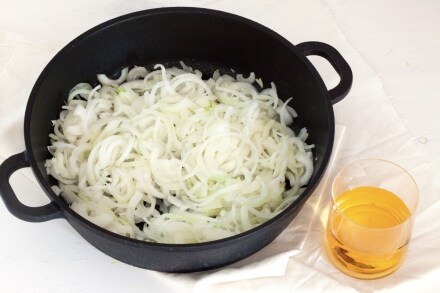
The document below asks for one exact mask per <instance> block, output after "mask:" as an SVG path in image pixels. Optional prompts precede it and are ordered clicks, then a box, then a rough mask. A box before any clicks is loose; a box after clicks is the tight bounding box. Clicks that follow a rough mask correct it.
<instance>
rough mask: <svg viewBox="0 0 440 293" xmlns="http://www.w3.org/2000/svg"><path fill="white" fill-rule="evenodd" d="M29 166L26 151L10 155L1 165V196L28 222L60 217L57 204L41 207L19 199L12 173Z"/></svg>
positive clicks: (9, 206)
mask: <svg viewBox="0 0 440 293" xmlns="http://www.w3.org/2000/svg"><path fill="white" fill-rule="evenodd" d="M29 166H30V163H29V160H28V159H27V155H26V152H22V153H19V154H16V155H13V156H12V157H9V158H7V159H6V160H5V161H4V162H3V163H2V164H1V165H0V196H1V197H2V199H3V201H4V202H5V205H6V208H7V209H8V210H9V211H10V212H11V214H13V215H14V216H16V217H17V218H19V219H21V220H24V221H28V222H44V221H48V220H52V219H55V218H60V217H61V216H62V213H61V209H60V207H59V206H58V205H57V204H55V203H53V202H51V203H49V204H47V205H44V206H41V207H28V206H26V205H24V204H22V203H21V202H20V201H19V200H18V198H17V196H16V195H15V193H14V191H13V190H12V187H11V185H10V184H9V178H10V177H11V175H12V174H13V173H14V172H15V171H17V170H19V169H21V168H25V167H29Z"/></svg>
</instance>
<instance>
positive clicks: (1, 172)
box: [0, 8, 353, 272]
mask: <svg viewBox="0 0 440 293" xmlns="http://www.w3.org/2000/svg"><path fill="white" fill-rule="evenodd" d="M308 55H319V56H322V57H324V58H325V59H327V60H328V61H329V62H330V63H331V64H332V65H333V67H334V68H335V70H336V71H337V72H338V74H339V75H340V78H341V81H340V83H339V84H338V85H337V86H336V87H335V88H334V89H332V90H330V91H328V90H327V89H326V87H325V85H324V83H323V81H322V79H321V77H320V76H319V74H318V73H317V71H316V70H315V68H314V67H313V66H312V64H311V63H310V62H309V61H308V59H307V58H306V56H308ZM180 60H183V61H184V62H185V63H186V64H187V65H190V66H192V67H193V68H197V69H200V70H201V71H202V72H203V73H204V74H206V75H210V74H212V72H213V71H214V70H216V69H220V71H223V72H224V73H230V74H231V69H233V70H234V71H235V72H238V73H243V74H248V73H250V72H255V74H256V75H257V76H258V77H261V78H262V80H263V81H264V82H265V84H266V85H267V84H268V83H269V82H271V81H273V82H275V84H276V85H277V88H278V94H279V96H280V97H282V98H283V99H286V98H289V97H294V99H293V101H292V102H291V104H290V105H292V106H293V108H294V109H295V110H296V111H297V112H298V114H299V117H298V118H296V119H295V122H294V124H295V130H297V129H300V128H302V127H304V126H306V127H307V129H308V132H309V133H310V136H309V138H308V142H309V143H313V144H315V146H316V147H315V148H314V149H313V151H314V158H315V160H314V172H313V176H312V178H311V180H310V182H309V184H308V186H307V188H306V190H305V191H304V192H303V193H302V194H301V195H300V196H299V198H298V199H297V200H296V201H295V202H294V203H293V204H291V205H290V206H289V207H288V208H286V209H285V210H284V211H283V212H282V213H280V214H279V215H277V216H276V217H275V218H273V219H271V220H269V221H267V222H266V223H264V224H262V225H261V226H259V227H257V228H254V229H252V230H250V231H247V232H245V233H242V234H239V235H236V236H233V237H229V238H226V239H222V240H218V241H212V242H206V243H200V244H185V245H174V244H160V243H148V242H143V241H138V240H134V239H129V238H126V237H123V236H119V235H116V234H113V233H111V232H108V231H106V230H104V229H101V228H100V227H98V226H96V225H94V224H92V223H90V222H88V221H87V220H85V219H83V218H82V217H80V216H79V215H78V214H76V213H75V212H74V211H72V210H71V209H70V208H69V206H68V205H67V204H66V203H65V202H64V201H63V199H62V198H60V197H58V196H56V195H55V193H54V192H53V191H52V190H51V188H50V186H51V185H53V184H55V183H56V182H55V181H54V179H53V178H51V177H50V176H48V175H47V174H46V170H45V167H44V162H45V160H46V159H48V158H49V157H50V154H49V152H48V151H47V146H48V145H49V133H51V132H52V130H53V128H52V124H51V120H54V119H57V118H58V116H59V112H60V111H61V106H62V105H63V103H64V102H65V98H66V97H67V95H68V91H69V90H70V89H71V88H72V87H73V86H74V85H76V84H77V83H79V82H84V81H87V82H89V83H92V84H96V83H97V80H96V74H97V73H107V74H110V75H111V74H112V73H115V74H116V72H118V71H119V70H120V69H121V68H122V67H125V66H134V65H142V66H147V67H148V66H149V67H150V68H152V66H153V65H154V64H156V63H162V64H165V65H167V66H170V65H177V64H178V61H180ZM352 78H353V77H352V72H351V70H350V67H349V66H348V64H347V63H346V62H345V60H344V59H343V58H342V57H341V55H340V54H339V53H338V52H337V51H336V50H335V49H334V48H333V47H331V46H329V45H327V44H324V43H319V42H306V43H301V44H299V45H296V46H294V45H292V44H291V43H289V42H288V41H287V40H286V39H284V38H283V37H281V36H280V35H278V34H277V33H275V32H273V31H272V30H270V29H268V28H266V27H264V26H262V25H260V24H258V23H255V22H253V21H251V20H248V19H245V18H242V17H239V16H236V15H232V14H228V13H224V12H219V11H213V10H207V9H199V8H161V9H153V10H146V11H140V12H136V13H132V14H128V15H125V16H122V17H118V18H116V19H113V20H110V21H107V22H105V23H103V24H101V25H98V26H97V27H95V28H92V29H91V30H89V31H87V32H86V33H84V34H82V35H81V36H79V37H78V38H76V39H75V40H73V41H72V42H71V43H69V44H68V45H67V46H65V47H64V48H63V49H62V50H61V51H60V52H59V53H58V54H57V55H56V56H55V57H54V58H53V59H52V60H51V61H50V62H49V64H48V65H47V66H46V68H45V69H44V70H43V72H42V73H41V75H40V76H39V78H38V80H37V81H36V83H35V85H34V87H33V89H32V92H31V94H30V97H29V101H28V104H27V108H26V114H25V121H24V139H25V144H26V150H25V151H24V152H22V153H19V154H16V155H14V156H12V157H10V158H8V159H7V160H5V161H4V162H3V164H2V165H1V167H0V192H1V197H2V198H3V201H4V203H5V205H6V207H7V208H8V209H9V211H10V212H11V213H12V214H13V215H15V216H16V217H18V218H20V219H22V220H25V221H30V222H42V221H47V220H51V219H55V218H65V219H66V220H67V221H68V222H69V223H70V224H71V225H72V226H73V227H74V228H75V229H76V230H77V231H78V233H79V234H81V235H82V237H84V238H85V239H86V240H87V241H89V242H90V243H91V244H93V245H94V246H95V247H97V248H98V249H99V250H101V251H103V252H104V253H106V254H108V255H110V256H112V257H114V258H116V259H118V260H120V261H123V262H126V263H129V264H132V265H135V266H139V267H142V268H147V269H151V270H157V271H166V272H189V271H198V270H206V269H212V268H216V267H220V266H224V265H226V264H230V263H233V262H235V261H238V260H240V259H243V258H245V257H247V256H249V255H251V254H253V253H255V252H256V251H258V250H259V249H261V248H263V247H264V246H266V245H267V244H269V243H270V242H271V241H272V240H273V239H275V237H277V236H278V235H279V234H280V233H281V232H282V230H283V229H284V228H285V227H286V226H287V225H289V223H290V222H291V221H292V220H293V218H294V217H295V216H296V215H297V214H298V212H299V211H300V209H301V208H302V206H303V205H304V203H305V201H306V200H307V198H308V197H309V196H310V195H311V194H312V192H313V191H314V189H315V187H316V186H317V184H318V183H319V181H320V179H321V177H322V175H323V173H324V171H325V169H326V166H327V164H328V161H329V157H330V154H331V151H332V146H333V138H334V116H333V108H332V104H334V103H336V102H338V101H339V100H341V99H342V98H343V97H345V95H346V94H347V93H348V91H349V90H350V87H351V84H352ZM24 167H31V168H32V171H33V172H34V174H35V177H36V178H37V180H38V182H39V183H40V185H41V187H42V188H43V189H44V191H45V192H46V194H47V195H48V196H49V198H50V200H51V203H50V204H47V205H45V206H42V207H28V206H25V205H23V204H22V203H21V202H20V201H19V200H18V199H17V197H16V195H15V194H14V191H13V190H12V188H11V186H10V184H9V177H10V176H11V174H12V173H14V172H15V171H17V170H18V169H21V168H24Z"/></svg>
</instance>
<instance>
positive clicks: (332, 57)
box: [296, 42, 353, 104]
mask: <svg viewBox="0 0 440 293" xmlns="http://www.w3.org/2000/svg"><path fill="white" fill-rule="evenodd" d="M296 47H297V48H298V49H299V50H300V51H301V52H302V53H303V54H304V55H305V56H310V55H317V56H321V57H323V58H324V59H326V60H327V61H328V62H330V64H331V65H332V66H333V68H334V69H335V70H336V72H337V73H338V74H339V77H340V78H341V81H340V82H339V84H338V85H337V86H336V87H335V88H333V89H331V90H329V91H328V94H329V96H330V100H331V102H332V104H336V103H337V102H339V101H340V100H342V99H343V98H344V97H345V96H346V95H347V94H348V92H349V91H350V89H351V85H352V83H353V73H352V71H351V68H350V66H349V65H348V63H347V61H345V59H344V58H343V57H342V56H341V54H339V52H338V51H337V50H336V49H335V48H333V47H332V46H330V45H328V44H326V43H321V42H304V43H301V44H298V45H296Z"/></svg>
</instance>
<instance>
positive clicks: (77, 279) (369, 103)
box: [0, 0, 440, 292]
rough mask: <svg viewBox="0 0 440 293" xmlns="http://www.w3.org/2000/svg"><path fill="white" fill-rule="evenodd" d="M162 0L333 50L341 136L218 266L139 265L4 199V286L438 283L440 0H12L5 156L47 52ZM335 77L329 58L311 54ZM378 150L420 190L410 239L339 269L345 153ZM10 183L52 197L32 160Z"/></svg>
mask: <svg viewBox="0 0 440 293" xmlns="http://www.w3.org/2000/svg"><path fill="white" fill-rule="evenodd" d="M162 6H200V7H207V8H213V9H218V10H223V11H227V12H232V13H235V14H238V15H242V16H244V17H247V18H250V19H253V20H256V21H258V22H260V23H262V24H263V25H266V26H267V27H269V28H271V29H273V30H275V31H277V32H278V33H280V34H281V35H283V36H284V37H285V38H287V39H288V40H289V41H291V42H292V43H293V44H297V43H300V42H303V41H310V40H316V41H322V42H326V43H328V44H331V45H332V46H334V47H335V48H337V49H338V50H339V51H340V52H341V54H342V55H343V56H344V58H346V60H347V61H348V63H349V64H350V65H351V67H352V70H353V74H354V83H353V88H352V90H351V92H350V93H349V95H348V96H347V97H346V98H345V99H344V100H343V101H341V102H340V103H338V104H336V105H335V106H334V110H335V117H336V123H337V132H336V137H337V144H336V146H335V150H334V152H333V159H332V163H331V165H330V167H329V169H328V171H327V173H326V176H325V178H324V180H323V182H322V184H321V185H320V187H319V188H318V190H317V191H316V192H315V193H314V194H313V196H312V197H311V198H310V200H309V201H308V204H307V206H306V207H305V208H304V209H303V210H302V211H301V213H300V214H299V215H298V217H297V218H296V219H295V220H294V222H293V223H292V224H291V225H290V226H289V227H288V229H286V231H284V232H283V233H282V234H281V235H280V237H278V238H277V239H276V240H275V241H274V242H273V243H272V244H270V245H269V246H267V247H266V248H264V249H263V250H262V251H260V252H258V253H256V254H255V255H253V256H251V257H250V258H248V259H246V260H243V261H241V262H239V263H237V264H233V265H230V266H228V267H225V268H223V269H219V270H214V271H209V272H202V273H192V274H164V273H158V272H152V271H147V270H142V269H139V268H135V267H132V266H129V265H126V264H124V263H121V262H119V261H116V260H114V259H112V258H110V257H108V256H107V255H104V254H102V253H101V252H99V251H98V250H97V249H95V248H94V247H92V246H91V245H90V244H88V243H87V242H86V241H85V240H84V239H83V238H81V237H80V236H79V235H78V234H77V233H76V232H75V231H74V230H73V229H72V228H71V227H70V226H69V224H68V223H67V222H66V221H65V220H53V221H50V222H46V223H40V224H31V223H26V222H23V221H21V220H18V219H16V218H15V217H13V216H12V215H11V214H10V213H9V212H8V211H7V210H6V208H5V206H4V204H3V202H1V201H0V231H1V237H0V239H1V240H0V292H100V291H103V292H121V291H125V292H134V291H139V292H174V291H177V290H178V291H180V292H182V291H188V292H191V291H194V292H206V291H207V290H208V291H209V292H217V291H222V292H223V291H230V292H237V291H238V290H240V291H244V292H247V291H252V292H267V291H274V292H275V291H278V292H292V290H295V289H298V290H302V291H314V292H315V291H338V292H346V291H347V292H350V291H365V292H370V291H382V290H383V291H394V292H400V291H401V290H417V291H421V292H422V291H423V290H424V291H430V292H432V291H434V290H435V289H437V290H438V289H440V280H439V277H440V230H439V228H440V222H439V221H438V215H439V213H440V203H439V202H438V200H437V199H438V191H440V176H439V175H440V152H439V150H440V115H438V113H437V112H438V109H440V57H439V52H440V31H439V28H440V2H439V1H435V0H432V1H429V0H422V1H402V0H400V1H398V0H370V1H342V0H340V1H330V0H321V1H318V0H311V1H299V0H291V1H289V0H278V1H263V0H258V1H233V0H211V1H209V0H198V1H196V0H192V1H190V0H187V1H177V0H165V1H141V0H133V1H122V0H110V1H104V0H103V1H91V0H88V1H85V0H75V1H55V0H44V1H31V0H25V1H13V0H2V2H1V4H0V119H1V123H0V160H1V161H3V160H4V159H6V158H7V157H9V156H11V155H13V154H15V153H18V152H21V151H23V150H24V141H23V130H22V129H23V117H24V110H25V107H26V102H27V99H28V96H29V93H30V90H31V88H32V86H33V83H34V82H35V80H36V78H37V77H38V75H39V73H40V72H41V70H42V69H43V67H44V66H45V65H46V64H47V62H48V61H49V60H50V59H51V58H52V57H53V56H54V55H55V54H56V52H57V51H58V50H59V49H61V48H62V47H63V46H64V45H65V44H67V43H68V42H69V41H70V40H72V39H73V38H75V37H76V36H77V35H79V34H81V33H82V32H84V31H85V30H87V29H89V28H91V27H93V26H95V25H97V24H99V23H101V22H103V21H105V20H108V19H111V18H113V17H116V16H120V15H123V14H126V13H129V12H133V11H137V10H143V9H148V8H155V7H162ZM311 60H312V62H313V63H314V64H315V66H316V67H317V68H318V71H319V72H320V73H321V75H322V77H323V79H324V81H325V83H326V84H327V86H328V87H331V86H334V85H335V84H337V82H338V78H337V75H336V73H335V72H334V71H333V70H332V69H331V67H330V65H329V64H328V63H326V62H325V61H323V60H322V59H320V58H318V57H313V58H311ZM364 157H381V158H385V159H388V160H392V161H395V162H396V163H398V164H400V165H402V166H403V167H405V168H406V169H408V170H409V171H410V172H411V173H412V174H413V176H414V177H415V179H416V181H417V183H418V185H419V189H420V196H421V200H420V205H419V209H418V212H417V218H416V222H415V227H414V232H413V238H412V240H411V243H410V246H409V251H408V255H407V258H406V260H405V262H404V264H403V266H402V267H401V268H400V269H399V270H398V271H397V272H396V273H394V274H392V275H391V276H388V277H386V278H383V279H380V280H374V281H361V280H357V279H353V278H350V277H348V276H345V275H343V274H342V273H340V272H339V271H338V270H336V269H335V268H334V267H333V266H332V265H331V264H330V263H329V261H328V259H327V258H326V256H325V254H324V251H323V249H322V244H323V235H324V225H325V222H326V215H327V209H328V203H329V202H328V200H329V184H326V183H328V182H330V181H331V179H332V177H333V176H334V174H335V172H336V171H337V170H338V169H339V168H340V167H341V166H342V165H344V164H346V163H347V162H349V161H351V160H354V159H357V158H364ZM11 182H12V184H13V187H14V190H15V192H16V193H17V195H18V196H19V197H20V199H21V200H22V201H23V202H24V203H26V204H28V205H31V206H38V205H42V204H44V203H47V202H48V199H47V197H46V196H45V194H44V193H43V192H42V191H41V189H40V187H39V186H38V183H37V182H36V180H35V178H33V175H32V173H31V171H30V170H23V171H20V172H17V173H15V174H14V175H13V176H12V178H11Z"/></svg>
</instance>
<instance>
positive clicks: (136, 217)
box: [46, 64, 313, 243]
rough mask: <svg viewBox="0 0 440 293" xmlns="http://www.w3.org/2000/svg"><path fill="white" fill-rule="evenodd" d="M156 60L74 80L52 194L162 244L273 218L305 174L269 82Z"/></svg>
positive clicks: (301, 149)
mask: <svg viewBox="0 0 440 293" xmlns="http://www.w3.org/2000/svg"><path fill="white" fill-rule="evenodd" d="M182 68H183V69H179V68H175V67H173V68H164V66H162V65H156V66H155V67H154V71H152V72H149V71H148V70H147V69H146V68H144V67H134V68H132V69H131V70H129V69H128V68H125V69H123V70H122V72H121V75H120V77H119V78H118V79H116V80H113V79H110V78H109V77H107V76H106V75H103V74H99V75H98V80H99V82H100V85H98V86H96V87H94V88H93V87H92V86H91V85H90V84H87V83H80V84H78V85H76V86H75V87H74V88H72V90H71V91H70V93H69V96H68V97H67V105H65V106H63V111H62V112H61V114H60V117H59V119H58V120H56V121H53V125H54V131H53V133H52V134H51V135H50V138H51V145H50V146H49V147H48V148H49V151H50V153H51V154H52V155H53V157H52V158H51V159H49V160H47V161H46V168H47V172H48V174H50V175H51V176H53V177H54V178H56V179H57V180H58V186H54V187H53V188H54V190H55V191H56V192H57V193H59V194H60V195H61V196H62V197H63V198H64V200H65V201H66V202H67V203H68V204H69V205H70V207H71V208H72V209H73V210H74V211H75V212H77V213H78V214H79V215H81V216H82V217H84V218H86V219H87V220H89V221H91V222H93V223H94V224H96V225H98V226H100V227H102V228H104V229H107V230H109V231H112V232H114V233H117V234H120V235H123V236H127V237H132V238H136V239H139V240H145V241H152V242H159V243H195V242H205V241H211V240H217V239H221V238H225V237H228V236H232V235H235V234H238V233H241V232H244V231H247V230H249V229H252V228H254V227H256V226H258V225H260V224H262V223H264V222H265V221H267V220H269V219H271V218H272V217H274V216H275V215H277V214H278V213H280V212H281V211H282V210H283V209H285V208H286V207H287V206H288V205H289V204H291V203H292V202H293V201H294V200H295V199H296V198H297V197H298V195H299V194H300V193H301V190H302V187H303V186H304V185H305V184H307V182H308V180H309V179H310V177H311V174H312V171H313V162H312V153H311V148H313V145H307V144H306V143H305V140H306V138H307V131H306V129H302V130H301V131H300V133H298V135H295V133H294V132H293V131H292V130H291V129H290V128H289V127H288V125H290V124H291V123H292V122H293V118H294V117H296V113H295V111H294V110H293V109H292V108H291V107H290V106H288V105H287V103H288V102H289V100H287V102H286V103H283V102H282V101H281V100H280V99H279V98H278V96H277V90H276V87H275V85H274V84H272V85H271V87H270V88H267V89H264V90H262V91H260V92H259V91H258V90H257V89H256V87H255V86H254V85H253V84H254V83H258V84H260V85H262V81H261V80H259V79H258V80H256V78H255V75H254V74H253V73H251V74H250V76H249V77H248V78H244V77H243V76H242V75H237V76H236V78H234V77H232V76H229V75H220V74H219V72H215V73H214V74H213V77H212V78H210V79H208V80H203V79H202V73H201V72H200V71H198V70H193V69H192V68H190V67H187V66H186V65H185V64H182Z"/></svg>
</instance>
